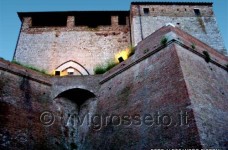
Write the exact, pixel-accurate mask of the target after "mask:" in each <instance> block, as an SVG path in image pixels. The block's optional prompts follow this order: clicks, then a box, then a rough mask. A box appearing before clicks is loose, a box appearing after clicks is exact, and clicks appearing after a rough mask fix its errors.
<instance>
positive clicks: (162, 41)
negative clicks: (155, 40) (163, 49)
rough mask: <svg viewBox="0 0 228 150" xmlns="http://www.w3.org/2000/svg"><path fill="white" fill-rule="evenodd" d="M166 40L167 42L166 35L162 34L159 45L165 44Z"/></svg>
mask: <svg viewBox="0 0 228 150" xmlns="http://www.w3.org/2000/svg"><path fill="white" fill-rule="evenodd" d="M167 42H168V38H167V37H165V36H163V37H162V39H161V42H160V43H161V45H166V44H167Z"/></svg>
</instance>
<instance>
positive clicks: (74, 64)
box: [55, 60, 89, 75]
mask: <svg viewBox="0 0 228 150" xmlns="http://www.w3.org/2000/svg"><path fill="white" fill-rule="evenodd" d="M68 68H74V69H75V70H77V71H78V72H79V74H81V75H89V72H88V70H87V69H86V68H85V67H84V66H83V65H81V64H80V63H78V62H76V61H74V60H69V61H66V62H64V63H62V64H61V65H59V66H58V67H56V69H55V71H63V70H66V69H68Z"/></svg>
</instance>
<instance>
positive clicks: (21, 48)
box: [14, 16, 131, 74]
mask: <svg viewBox="0 0 228 150" xmlns="http://www.w3.org/2000/svg"><path fill="white" fill-rule="evenodd" d="M112 18H113V19H112V21H113V24H112V25H110V26H98V27H97V28H89V27H86V26H73V25H74V17H72V16H69V17H68V21H67V27H46V28H45V27H44V28H38V27H31V18H29V17H26V18H25V19H24V22H23V26H22V31H21V33H20V37H19V41H18V45H17V48H16V53H15V56H14V59H15V60H16V61H19V62H21V63H23V64H27V65H32V66H34V67H37V68H40V69H44V70H46V71H47V72H48V73H53V71H54V69H56V68H57V67H58V66H59V65H61V64H62V63H64V62H66V61H69V60H74V61H76V62H78V63H79V64H81V65H82V66H84V67H85V68H86V69H87V70H88V71H89V73H90V74H93V69H94V68H95V66H96V65H98V64H101V63H104V62H105V61H107V60H109V59H113V58H114V55H115V54H116V53H117V52H119V51H121V50H123V49H125V48H127V47H128V46H130V45H131V44H130V31H129V25H118V18H117V17H112ZM116 22H117V23H116ZM126 22H128V20H127V21H126ZM76 69H77V68H76Z"/></svg>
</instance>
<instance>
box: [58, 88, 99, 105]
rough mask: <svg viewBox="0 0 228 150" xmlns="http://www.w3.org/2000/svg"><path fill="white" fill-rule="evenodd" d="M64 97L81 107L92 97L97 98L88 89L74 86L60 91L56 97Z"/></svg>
mask: <svg viewBox="0 0 228 150" xmlns="http://www.w3.org/2000/svg"><path fill="white" fill-rule="evenodd" d="M60 97H64V98H67V99H69V100H71V101H72V102H74V103H76V104H77V105H78V106H79V107H80V106H81V105H82V104H83V103H85V101H86V100H88V99H90V98H96V96H95V94H94V93H92V92H90V91H89V90H86V89H81V88H72V89H68V90H65V91H63V92H61V93H59V94H58V95H57V96H56V97H55V98H60Z"/></svg>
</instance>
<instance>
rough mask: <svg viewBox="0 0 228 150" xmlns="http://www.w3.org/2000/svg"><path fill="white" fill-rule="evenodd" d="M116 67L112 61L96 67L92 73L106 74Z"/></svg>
mask: <svg viewBox="0 0 228 150" xmlns="http://www.w3.org/2000/svg"><path fill="white" fill-rule="evenodd" d="M116 65H117V63H115V61H114V60H109V61H107V62H106V63H105V64H99V65H97V66H96V67H95V69H94V73H95V74H103V73H105V72H107V71H108V70H110V69H112V68H113V67H115V66H116Z"/></svg>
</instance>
